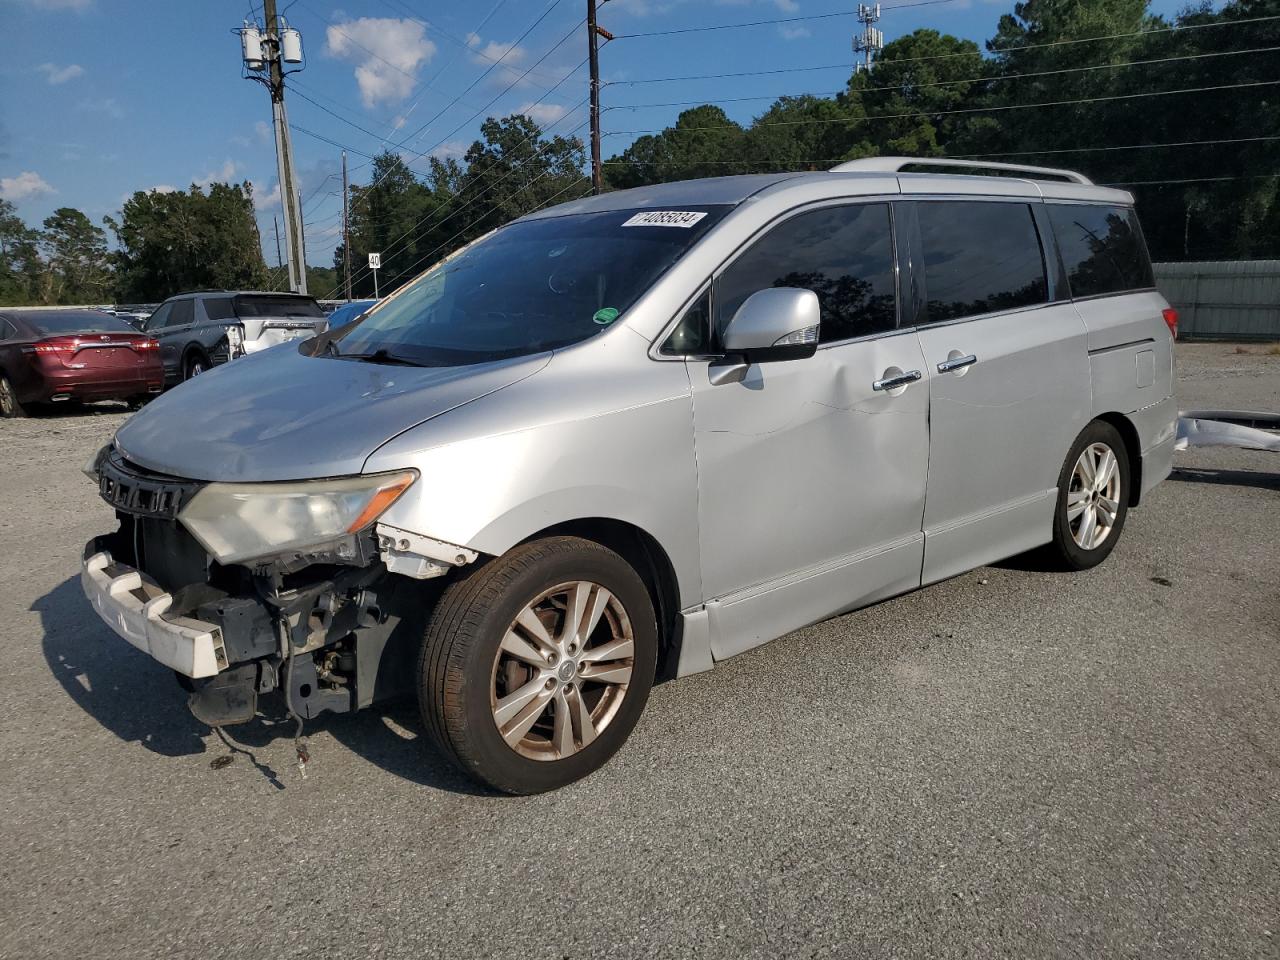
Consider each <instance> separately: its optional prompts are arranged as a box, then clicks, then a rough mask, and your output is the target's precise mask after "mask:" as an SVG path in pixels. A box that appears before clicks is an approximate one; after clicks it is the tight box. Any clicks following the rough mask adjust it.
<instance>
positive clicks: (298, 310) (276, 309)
mask: <svg viewBox="0 0 1280 960" xmlns="http://www.w3.org/2000/svg"><path fill="white" fill-rule="evenodd" d="M236 316H238V317H310V318H312V319H315V320H323V319H324V311H323V310H321V309H320V304H318V303H316V302H315V301H314V300H312V299H310V298H309V297H269V296H254V295H250V296H242V297H236Z"/></svg>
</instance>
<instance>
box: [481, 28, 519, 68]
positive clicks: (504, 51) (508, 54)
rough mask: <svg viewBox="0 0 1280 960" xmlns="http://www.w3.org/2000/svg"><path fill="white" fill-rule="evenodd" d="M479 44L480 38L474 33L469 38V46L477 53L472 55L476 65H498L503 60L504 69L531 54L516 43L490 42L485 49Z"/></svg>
mask: <svg viewBox="0 0 1280 960" xmlns="http://www.w3.org/2000/svg"><path fill="white" fill-rule="evenodd" d="M473 40H474V42H473ZM479 43H480V38H479V37H477V36H476V35H475V34H474V33H472V34H469V35H468V36H467V44H468V46H470V47H471V49H472V50H474V51H475V53H473V54H472V55H471V59H472V60H474V61H475V62H476V63H497V62H498V61H499V60H501V61H502V65H503V66H504V67H512V66H515V65H516V64H517V63H519V62H520V61H521V60H523V59H524V58H525V57H526V56H528V53H529V51H527V50H526V49H525V48H524V47H520V46H517V45H516V44H514V43H499V42H498V41H497V40H490V41H489V42H488V43H486V44H485V45H484V46H483V47H482V46H480V45H479Z"/></svg>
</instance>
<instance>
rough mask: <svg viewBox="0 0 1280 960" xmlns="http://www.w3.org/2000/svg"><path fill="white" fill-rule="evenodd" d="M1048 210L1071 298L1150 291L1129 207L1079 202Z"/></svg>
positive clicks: (1137, 229) (1150, 278)
mask: <svg viewBox="0 0 1280 960" xmlns="http://www.w3.org/2000/svg"><path fill="white" fill-rule="evenodd" d="M1048 207H1049V220H1050V222H1051V223H1052V224H1053V234H1054V236H1055V237H1056V238H1057V240H1058V249H1059V251H1061V253H1062V262H1063V265H1064V266H1065V267H1066V269H1067V282H1068V283H1069V284H1070V286H1071V295H1072V296H1073V297H1096V296H1099V295H1102V294H1108V293H1124V292H1125V291H1127V290H1147V289H1149V288H1151V287H1154V286H1155V278H1154V277H1153V276H1152V273H1151V261H1150V259H1149V258H1148V257H1147V245H1146V243H1144V242H1143V239H1142V228H1141V227H1140V226H1138V215H1137V214H1136V213H1134V211H1133V209H1132V208H1130V207H1104V206H1099V205H1094V204H1082V203H1051V204H1049V205H1048Z"/></svg>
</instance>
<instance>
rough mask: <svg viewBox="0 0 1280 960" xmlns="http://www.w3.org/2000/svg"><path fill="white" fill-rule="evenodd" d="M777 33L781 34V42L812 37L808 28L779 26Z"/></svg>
mask: <svg viewBox="0 0 1280 960" xmlns="http://www.w3.org/2000/svg"><path fill="white" fill-rule="evenodd" d="M778 33H779V34H781V36H782V39H783V40H799V39H801V38H802V37H811V36H813V34H811V33H810V32H809V28H808V27H787V26H780V27H778Z"/></svg>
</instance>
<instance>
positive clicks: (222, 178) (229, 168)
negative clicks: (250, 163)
mask: <svg viewBox="0 0 1280 960" xmlns="http://www.w3.org/2000/svg"><path fill="white" fill-rule="evenodd" d="M239 171H240V164H238V163H236V162H235V161H234V160H230V159H229V160H227V161H225V162H224V163H223V164H222V166H221V167H219V168H218V169H216V170H210V171H209V172H208V173H206V174H205V175H204V176H202V177H196V178H195V179H194V180H192V181H191V182H192V183H194V184H195V185H196V186H197V187H207V186H209V184H211V183H230V182H231V181H232V179H233V178H234V177H235V175H236V174H237V173H238V172H239Z"/></svg>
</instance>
